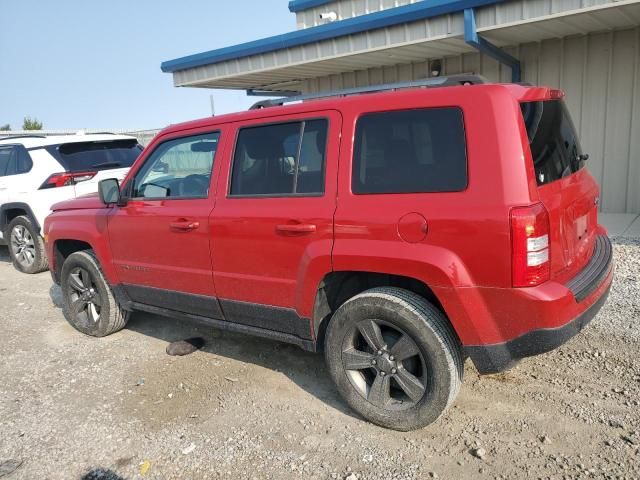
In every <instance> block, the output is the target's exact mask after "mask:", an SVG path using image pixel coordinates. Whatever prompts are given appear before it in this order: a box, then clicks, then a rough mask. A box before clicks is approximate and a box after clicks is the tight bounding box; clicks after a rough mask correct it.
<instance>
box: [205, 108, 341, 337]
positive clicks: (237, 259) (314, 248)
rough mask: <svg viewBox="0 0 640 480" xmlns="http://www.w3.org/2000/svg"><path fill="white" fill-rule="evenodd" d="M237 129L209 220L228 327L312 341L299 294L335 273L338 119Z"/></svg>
mask: <svg viewBox="0 0 640 480" xmlns="http://www.w3.org/2000/svg"><path fill="white" fill-rule="evenodd" d="M235 128H236V129H237V131H236V143H235V147H234V151H233V153H232V158H231V160H232V161H231V162H229V163H230V166H229V168H228V169H227V171H225V172H224V173H223V175H222V177H221V184H220V186H219V187H218V192H219V193H218V200H217V202H216V209H215V211H214V213H213V216H212V219H211V222H212V233H213V237H212V238H213V248H212V251H213V264H214V281H215V285H216V291H217V293H218V296H219V298H220V303H221V305H222V308H223V310H224V313H225V317H226V319H227V320H230V321H234V322H239V323H244V324H247V325H252V326H258V327H263V328H268V329H270V330H276V331H281V332H285V333H290V334H295V335H298V336H303V337H307V338H308V336H309V332H310V329H309V322H308V321H307V320H301V319H300V318H299V317H306V318H309V317H310V316H311V309H312V307H311V305H308V306H307V307H306V308H305V307H301V304H302V301H301V297H302V296H303V295H302V291H303V288H304V286H305V285H310V284H313V283H314V282H315V281H316V280H315V277H314V275H321V274H324V273H326V272H327V271H330V270H331V248H332V244H333V214H334V211H335V208H336V175H337V159H338V152H339V135H340V128H341V117H340V114H339V113H338V112H336V111H320V112H313V113H307V114H299V115H292V116H287V117H286V118H283V117H279V118H273V119H267V120H265V119H261V120H259V121H256V120H253V121H247V122H242V123H238V124H236V125H235ZM320 272H322V273H320ZM319 280H320V278H318V279H317V281H319ZM316 287H317V283H316V284H315V285H313V288H316ZM311 303H312V302H311Z"/></svg>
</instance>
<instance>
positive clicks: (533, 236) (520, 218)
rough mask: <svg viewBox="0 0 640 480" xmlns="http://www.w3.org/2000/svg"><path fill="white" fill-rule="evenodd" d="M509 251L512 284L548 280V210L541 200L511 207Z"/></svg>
mask: <svg viewBox="0 0 640 480" xmlns="http://www.w3.org/2000/svg"><path fill="white" fill-rule="evenodd" d="M511 255H512V259H511V263H512V283H513V286H514V287H531V286H534V285H540V284H541V283H544V282H546V281H547V280H549V276H550V274H551V262H550V258H549V214H548V213H547V210H546V209H545V208H544V206H543V205H542V204H540V203H537V204H535V205H531V206H529V207H517V208H513V209H511Z"/></svg>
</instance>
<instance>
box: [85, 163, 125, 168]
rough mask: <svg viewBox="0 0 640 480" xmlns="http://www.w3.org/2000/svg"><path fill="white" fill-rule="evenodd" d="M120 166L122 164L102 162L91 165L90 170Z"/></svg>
mask: <svg viewBox="0 0 640 480" xmlns="http://www.w3.org/2000/svg"><path fill="white" fill-rule="evenodd" d="M121 165H122V164H121V163H118V162H103V163H96V164H94V165H91V168H104V167H120V166H121Z"/></svg>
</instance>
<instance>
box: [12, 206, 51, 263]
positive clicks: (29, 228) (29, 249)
mask: <svg viewBox="0 0 640 480" xmlns="http://www.w3.org/2000/svg"><path fill="white" fill-rule="evenodd" d="M7 233H8V237H9V238H8V245H9V255H10V256H11V261H12V262H13V266H14V267H15V268H16V270H19V271H21V272H23V273H40V272H44V271H45V270H47V269H48V268H49V266H48V264H47V254H46V250H45V248H44V240H43V239H42V237H41V236H40V234H39V233H38V231H37V229H36V228H35V227H34V225H33V223H31V220H29V218H28V217H25V216H19V217H16V218H14V219H13V220H11V222H10V223H9V226H8V227H7Z"/></svg>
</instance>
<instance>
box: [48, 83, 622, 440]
mask: <svg viewBox="0 0 640 480" xmlns="http://www.w3.org/2000/svg"><path fill="white" fill-rule="evenodd" d="M482 83H483V82H480V81H479V80H478V79H477V78H475V77H474V78H468V77H449V78H439V79H431V80H426V81H420V82H412V83H408V84H396V85H387V86H381V87H369V88H362V89H351V90H345V91H338V92H332V93H327V94H325V95H317V96H302V97H296V98H290V99H281V100H278V101H263V102H259V104H257V105H256V108H252V109H251V110H249V111H246V112H242V113H236V114H230V115H222V116H219V117H211V118H205V119H202V120H197V121H193V122H188V123H184V124H180V125H173V126H171V127H169V128H167V129H165V130H163V131H162V132H161V133H160V134H159V135H158V136H157V137H156V138H155V139H154V140H153V142H152V143H151V144H150V145H149V146H148V147H147V148H146V149H145V150H144V152H143V153H142V155H141V156H140V157H139V158H138V160H137V161H136V162H135V164H134V165H133V167H132V168H131V171H130V173H129V174H128V175H127V177H126V178H125V179H124V181H123V182H122V185H121V186H120V185H119V184H118V182H117V181H116V180H115V179H113V180H104V181H102V183H101V185H100V193H99V194H98V195H95V196H86V197H84V198H79V199H75V200H70V201H66V202H62V203H59V204H57V205H55V206H54V208H53V213H52V214H51V215H50V216H49V217H48V218H47V220H46V222H45V226H44V231H45V234H46V246H47V253H48V258H49V262H50V268H51V272H52V275H53V278H54V281H55V282H56V283H59V284H60V285H61V287H62V292H63V296H64V314H65V317H66V318H67V320H68V321H69V322H70V323H71V324H72V325H73V326H74V327H75V328H77V329H78V330H80V331H81V332H83V333H86V334H89V335H94V336H104V335H109V334H111V333H113V332H115V331H117V330H119V329H121V328H123V327H124V326H125V324H126V322H127V319H128V316H129V312H131V311H133V310H144V311H147V312H152V313H157V314H163V315H168V316H171V317H175V318H185V319H193V320H197V321H200V322H204V323H205V324H207V325H210V326H211V327H215V328H222V329H228V330H233V331H237V332H245V333H248V334H253V335H258V336H261V337H267V338H273V339H277V340H281V341H284V342H290V343H293V344H296V345H299V346H300V347H302V348H304V349H305V350H309V351H323V352H324V354H325V356H326V361H327V366H328V369H329V372H330V375H331V377H332V378H333V380H334V382H335V384H336V386H337V389H338V391H339V392H340V394H341V395H342V396H343V397H344V399H345V400H346V402H347V403H348V404H349V405H350V406H351V407H353V409H354V410H356V411H357V412H358V413H360V414H361V415H362V416H363V417H365V418H367V419H368V420H370V421H372V422H374V423H377V424H379V425H383V426H385V427H390V428H394V429H398V430H410V429H414V428H419V427H422V426H425V425H427V424H429V423H431V422H433V421H434V420H435V419H436V418H438V416H439V415H440V414H441V413H442V412H443V411H444V410H445V409H446V408H447V407H448V406H449V405H450V404H451V403H452V401H453V400H454V398H455V396H456V394H457V392H458V390H459V388H460V384H461V380H462V373H463V362H464V359H465V358H466V357H471V360H472V361H473V363H474V365H475V366H476V368H477V369H478V371H479V372H480V373H482V374H486V373H495V372H499V371H502V370H505V369H507V368H509V367H511V366H512V365H514V363H515V362H517V360H518V359H520V358H523V357H527V356H531V355H536V354H539V353H543V352H547V351H549V350H551V349H553V348H556V347H558V346H559V345H561V344H562V343H564V342H566V341H567V340H568V339H569V338H571V337H572V336H573V335H575V334H576V333H577V332H579V331H580V330H581V329H582V328H583V327H584V326H585V325H586V324H587V323H588V322H589V321H590V320H591V319H592V318H593V317H594V315H595V314H596V313H597V312H598V310H600V308H601V307H602V305H603V303H604V302H605V300H606V298H607V294H608V292H609V287H610V285H611V281H612V276H613V273H612V248H611V243H610V241H609V239H608V237H607V233H606V231H605V230H604V228H602V227H601V226H599V225H598V218H597V210H598V201H599V190H598V186H597V185H596V182H595V181H594V179H593V177H592V176H591V174H590V173H589V171H588V170H587V169H586V168H584V167H585V161H586V160H587V158H588V156H587V155H586V154H584V153H583V152H582V150H581V148H580V144H579V141H578V138H577V136H576V132H575V129H574V127H573V124H572V122H571V118H570V116H569V114H568V112H567V109H566V107H565V105H564V103H563V101H562V97H563V95H564V94H563V93H562V92H561V91H559V90H554V89H551V88H544V87H532V86H524V85H515V84H482ZM436 87H441V88H436ZM374 90H376V91H374ZM378 90H379V91H378ZM293 100H301V101H299V102H297V103H294V102H293ZM285 103H291V104H289V105H284V104H285Z"/></svg>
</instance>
